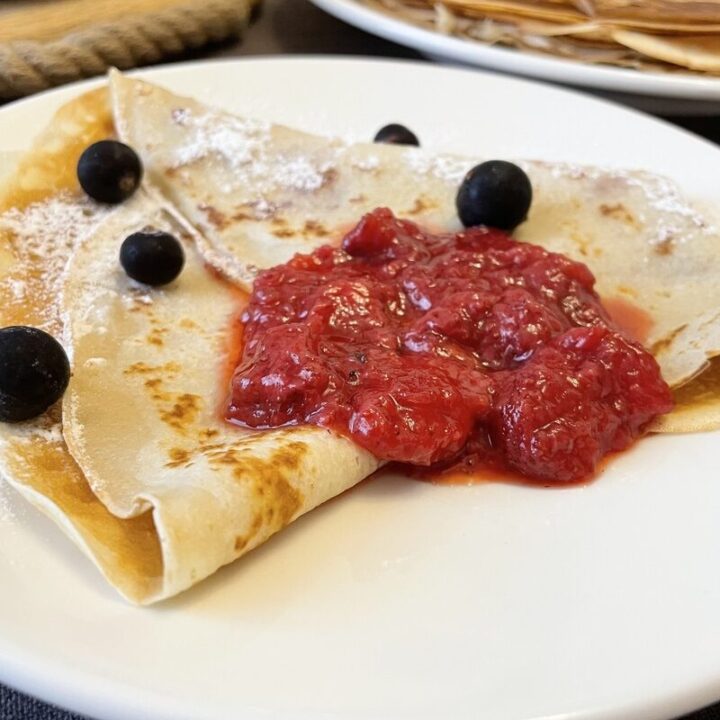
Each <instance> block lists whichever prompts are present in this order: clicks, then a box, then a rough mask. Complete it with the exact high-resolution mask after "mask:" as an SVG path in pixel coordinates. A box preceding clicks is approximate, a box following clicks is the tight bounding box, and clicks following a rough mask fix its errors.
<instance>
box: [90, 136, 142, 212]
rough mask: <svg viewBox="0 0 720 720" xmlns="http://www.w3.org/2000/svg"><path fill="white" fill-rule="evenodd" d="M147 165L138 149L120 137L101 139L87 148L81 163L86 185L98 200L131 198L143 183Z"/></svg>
mask: <svg viewBox="0 0 720 720" xmlns="http://www.w3.org/2000/svg"><path fill="white" fill-rule="evenodd" d="M142 175H143V167H142V163H141V162H140V158H139V157H138V155H137V153H136V152H135V151H134V150H133V149H132V148H131V147H128V146H127V145H125V144H124V143H121V142H118V141H117V140H101V141H100V142H96V143H94V144H92V145H90V147H88V148H86V149H85V150H84V152H83V154H82V155H81V156H80V159H79V160H78V165H77V176H78V180H79V182H80V186H81V187H82V189H83V190H84V191H85V192H86V193H87V194H88V195H89V196H90V197H91V198H93V200H97V201H98V202H103V203H110V204H111V205H116V204H117V203H121V202H123V200H127V199H128V198H129V197H130V196H131V195H132V194H133V193H134V192H135V191H136V190H137V189H138V186H139V185H140V180H141V179H142Z"/></svg>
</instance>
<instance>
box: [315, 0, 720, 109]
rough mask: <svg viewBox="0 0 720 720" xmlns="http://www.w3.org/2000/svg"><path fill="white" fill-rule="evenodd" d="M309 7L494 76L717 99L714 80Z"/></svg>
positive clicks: (718, 84)
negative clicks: (523, 48) (599, 62)
mask: <svg viewBox="0 0 720 720" xmlns="http://www.w3.org/2000/svg"><path fill="white" fill-rule="evenodd" d="M310 2H312V3H313V4H314V5H316V6H317V7H319V8H320V9H322V10H324V11H325V12H327V13H329V14H330V15H333V16H335V17H337V18H338V19H340V20H343V21H344V22H347V23H349V24H351V25H354V26H355V27H359V28H361V29H362V30H365V31H366V32H369V33H372V34H374V35H378V36H380V37H383V38H385V39H386V40H391V41H393V42H397V43H399V44H401V45H405V46H406V47H411V48H414V49H415V50H418V51H419V52H424V53H429V54H432V55H434V56H436V57H442V58H445V59H448V60H453V61H455V62H461V63H467V64H470V65H473V66H475V67H481V68H484V69H486V70H495V71H498V72H509V73H513V74H517V75H522V76H524V77H529V78H534V79H536V80H547V81H551V82H558V83H562V84H565V85H574V86H576V87H579V88H583V87H586V88H593V89H595V90H605V91H611V92H620V93H626V94H636V95H647V96H649V97H665V98H673V99H677V100H680V99H685V100H695V101H706V102H717V101H720V77H717V78H715V77H707V78H706V77H701V76H694V75H690V74H688V73H680V74H678V75H671V74H667V75H665V74H663V73H658V72H645V71H642V72H641V71H638V70H633V69H631V68H620V67H611V66H605V65H591V64H589V63H583V62H580V61H578V60H571V59H568V58H558V57H553V56H549V55H548V56H544V55H542V54H539V53H538V54H536V53H532V52H529V51H521V50H516V49H513V48H506V47H497V46H492V45H485V44H482V43H480V42H475V41H472V40H466V39H463V38H458V37H452V36H446V35H442V34H440V33H438V32H435V31H432V30H428V29H426V28H422V27H419V26H417V25H413V24H412V23H410V22H408V21H405V20H401V19H399V18H395V17H392V16H391V15H389V14H385V13H383V12H381V11H380V10H375V9H373V8H370V7H367V6H365V5H362V4H360V2H359V1H358V0H310Z"/></svg>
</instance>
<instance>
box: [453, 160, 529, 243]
mask: <svg viewBox="0 0 720 720" xmlns="http://www.w3.org/2000/svg"><path fill="white" fill-rule="evenodd" d="M531 203H532V185H531V184H530V178H529V177H528V176H527V175H526V174H525V172H524V171H523V170H522V169H521V168H519V167H518V166H517V165H513V163H511V162H506V161H505V160H489V161H488V162H484V163H482V164H480V165H476V166H475V167H474V168H473V169H472V170H470V172H469V173H468V174H467V175H466V176H465V179H464V180H463V181H462V184H461V185H460V189H459V190H458V194H457V199H456V204H457V212H458V216H459V217H460V221H461V222H462V224H463V225H464V226H465V227H471V226H473V225H489V226H490V227H496V228H500V229H502V230H512V229H514V228H516V227H517V226H518V225H519V224H520V223H521V222H522V221H523V220H525V218H526V217H527V214H528V210H529V209H530V204H531Z"/></svg>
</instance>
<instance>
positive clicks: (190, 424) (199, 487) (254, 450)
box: [0, 92, 378, 604]
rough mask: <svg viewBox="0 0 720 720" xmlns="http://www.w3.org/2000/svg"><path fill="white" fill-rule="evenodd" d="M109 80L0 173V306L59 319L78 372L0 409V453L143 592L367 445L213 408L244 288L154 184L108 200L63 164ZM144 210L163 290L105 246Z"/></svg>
mask: <svg viewBox="0 0 720 720" xmlns="http://www.w3.org/2000/svg"><path fill="white" fill-rule="evenodd" d="M106 97H107V95H106V93H105V92H102V93H97V94H92V95H86V96H82V97H81V98H79V99H77V100H75V101H73V102H72V103H70V104H69V105H68V106H66V107H65V108H63V109H62V110H61V111H60V113H59V114H58V115H57V116H56V117H55V119H54V120H53V122H52V123H51V126H50V129H49V130H48V131H47V132H46V133H45V135H44V136H43V137H42V138H41V139H40V140H39V142H38V143H36V144H35V146H34V147H33V149H31V150H30V152H29V153H28V154H27V155H26V156H25V158H23V159H22V160H21V163H20V166H19V168H18V170H17V172H16V173H15V174H14V176H13V179H12V181H11V182H10V183H9V185H8V186H7V187H6V188H5V193H4V202H3V208H5V209H6V212H5V213H4V214H3V216H2V220H1V221H0V222H2V227H3V235H2V252H3V254H2V257H3V275H2V281H0V292H2V294H3V298H2V300H3V302H2V303H1V304H0V322H1V323H2V325H9V324H30V325H36V326H39V327H43V328H44V329H46V330H49V331H51V332H53V333H54V334H55V335H56V336H61V337H63V338H64V343H65V345H66V347H67V348H68V350H69V351H70V354H71V359H72V371H73V376H72V380H71V383H70V386H69V388H68V391H67V393H66V395H65V397H64V400H63V403H62V408H61V409H60V408H54V409H53V410H52V411H51V412H50V413H48V414H47V415H45V416H43V417H41V418H39V419H38V420H37V421H32V422H28V423H22V424H19V425H6V424H5V425H2V426H0V443H1V445H0V469H1V470H2V473H3V475H4V476H5V478H6V479H7V480H8V481H9V482H10V483H11V484H12V485H13V486H14V487H15V488H17V489H18V490H19V491H20V492H21V493H22V494H23V495H24V496H25V497H26V498H27V499H28V500H29V501H30V502H32V503H33V504H34V505H36V506H38V507H39V508H40V509H41V510H43V511H44V512H46V513H47V514H48V515H50V516H51V517H52V518H53V519H54V520H55V521H56V522H57V523H58V525H59V526H60V527H61V528H63V529H64V530H65V531H66V533H67V534H68V535H69V536H70V537H71V538H72V539H73V540H75V542H77V543H78V545H79V546H80V547H81V548H82V549H83V550H84V551H85V552H86V553H87V554H88V555H89V556H90V557H91V559H92V560H93V561H94V562H95V563H96V565H97V566H98V567H99V568H100V570H101V571H102V573H103V574H104V575H105V577H106V578H107V579H108V580H109V582H110V583H111V584H112V585H114V586H115V587H116V588H117V589H118V590H119V591H120V592H121V593H122V594H123V595H124V596H125V597H126V598H128V599H129V600H131V601H133V602H137V603H143V604H144V603H151V602H154V601H157V600H160V599H162V598H166V597H169V596H171V595H174V594H176V593H178V592H180V591H181V590H183V589H185V588H187V587H189V586H191V585H193V584H194V583H196V582H198V581H199V580H201V579H202V578H204V577H206V576H207V575H209V574H211V573H212V572H214V571H215V570H216V569H217V568H218V567H220V566H221V565H223V564H225V563H228V562H230V561H232V560H234V559H235V558H237V557H239V556H240V555H242V554H244V553H245V552H247V551H249V550H251V549H252V548H253V547H255V546H257V545H258V544H260V543H262V542H263V541H264V540H266V539H267V538H268V537H269V536H271V535H272V534H273V533H275V532H276V531H277V530H279V529H281V528H282V527H284V526H285V525H287V524H288V523H289V522H291V521H292V520H294V519H295V518H297V517H298V516H299V515H301V514H303V513H304V512H306V511H307V510H310V509H311V508H313V507H315V506H317V505H318V504H320V503H322V502H324V501H325V500H327V499H328V498H330V497H333V496H335V495H337V494H339V493H341V492H342V491H344V490H345V489H347V488H349V487H351V486H352V485H354V484H355V483H357V482H358V481H360V480H361V479H363V478H364V477H366V476H367V475H369V474H370V473H371V472H372V471H373V470H374V469H375V468H376V467H377V466H378V462H377V461H376V460H375V459H374V458H373V457H372V456H370V455H369V454H368V453H367V452H365V451H363V450H361V449H360V448H358V447H356V446H355V445H353V444H352V443H350V442H349V441H348V440H345V439H343V438H341V437H338V436H336V435H333V434H332V433H330V432H329V431H325V430H321V429H317V428H314V427H303V428H292V429H286V430H274V431H267V432H252V433H251V432H248V431H243V430H242V429H240V428H237V427H233V426H231V425H229V424H227V423H225V422H224V421H223V420H222V416H221V405H222V402H223V400H224V393H225V388H224V387H223V378H225V379H227V377H228V370H229V367H230V366H229V363H231V362H232V358H233V356H234V353H236V352H237V348H236V347H234V346H233V327H234V324H235V321H236V319H237V318H236V316H237V313H238V311H239V309H240V308H241V307H242V302H243V297H242V295H241V294H240V293H239V292H238V291H237V290H236V289H234V288H233V287H232V286H231V285H229V284H228V283H226V282H223V281H222V280H220V279H219V278H218V276H217V274H216V273H214V272H213V271H212V270H211V269H209V268H208V267H207V266H206V264H205V263H204V262H203V260H202V258H201V257H200V255H199V254H198V252H197V250H196V246H195V243H194V241H193V239H192V230H188V229H187V228H184V227H182V226H180V225H178V222H177V220H176V219H174V218H173V216H172V213H171V212H169V211H168V209H167V207H166V205H165V203H164V201H163V200H162V198H158V197H157V196H156V195H155V194H153V192H152V189H151V188H149V187H148V188H144V189H141V191H139V192H138V193H137V194H136V195H135V196H134V197H133V199H132V200H130V201H128V202H127V203H125V204H123V205H122V206H120V207H119V208H117V209H115V210H106V209H101V208H98V207H97V206H95V205H94V204H93V203H91V202H90V201H88V200H84V199H82V197H81V196H80V193H79V192H78V189H77V188H76V187H75V180H74V166H75V163H76V162H77V157H78V155H79V151H80V150H81V149H82V148H84V147H85V145H86V144H87V143H88V142H90V141H92V140H95V139H98V138H99V137H104V136H106V135H108V134H109V133H108V131H109V130H110V129H111V126H112V122H111V120H110V115H109V108H108V107H107V103H106ZM70 168H72V169H73V170H72V173H71V172H70V170H69V169H70ZM66 171H67V172H66ZM147 227H152V228H156V229H159V230H168V231H171V232H173V233H174V234H175V235H176V236H178V237H180V238H182V242H183V244H184V247H185V254H186V264H185V268H184V270H183V273H182V275H181V276H180V278H179V279H178V280H177V281H176V282H175V283H173V284H172V285H170V286H168V287H166V288H164V289H161V290H152V289H149V288H146V287H142V286H140V285H138V284H136V283H133V281H131V280H129V279H128V278H127V276H126V275H125V274H124V272H123V271H122V269H121V268H120V265H119V263H118V251H119V246H120V243H121V242H122V240H123V239H124V238H125V237H126V236H127V235H128V234H130V233H131V232H135V231H137V230H141V229H144V228H147ZM58 296H59V297H58Z"/></svg>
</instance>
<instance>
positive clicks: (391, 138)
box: [373, 123, 420, 146]
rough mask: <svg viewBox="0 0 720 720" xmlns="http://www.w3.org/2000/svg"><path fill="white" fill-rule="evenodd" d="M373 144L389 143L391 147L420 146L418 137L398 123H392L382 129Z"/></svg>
mask: <svg viewBox="0 0 720 720" xmlns="http://www.w3.org/2000/svg"><path fill="white" fill-rule="evenodd" d="M373 142H377V143H389V144H391V145H417V146H419V145H420V141H419V140H418V139H417V135H415V133H414V132H412V130H408V129H407V128H406V127H405V126H404V125H398V124H397V123H391V124H390V125H386V126H385V127H382V128H380V129H379V130H378V131H377V134H376V135H375V137H374V139H373Z"/></svg>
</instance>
